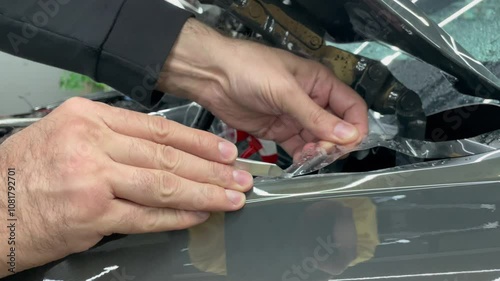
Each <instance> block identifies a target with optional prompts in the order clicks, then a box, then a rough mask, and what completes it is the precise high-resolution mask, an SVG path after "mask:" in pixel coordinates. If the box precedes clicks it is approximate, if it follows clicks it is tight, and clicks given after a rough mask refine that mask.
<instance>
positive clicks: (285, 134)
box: [158, 20, 368, 156]
mask: <svg viewBox="0 0 500 281" xmlns="http://www.w3.org/2000/svg"><path fill="white" fill-rule="evenodd" d="M158 87H159V88H160V89H161V90H164V91H167V92H170V93H174V94H178V95H181V96H185V97H188V98H190V99H193V100H195V101H197V102H198V103H200V104H201V105H203V106H204V107H206V108H208V109H209V110H210V111H212V112H213V113H214V114H215V115H216V116H217V117H219V118H221V119H222V120H223V121H225V122H226V123H228V124H229V125H230V126H232V127H234V128H237V129H240V130H244V131H247V132H249V133H251V134H253V135H255V136H258V137H260V138H264V139H270V140H274V141H276V142H278V143H279V144H281V145H282V147H283V148H284V149H285V150H286V151H287V152H288V153H290V154H292V155H295V156H297V155H298V154H299V153H300V152H301V151H302V150H303V149H304V147H306V144H308V143H315V142H319V141H322V143H323V144H324V143H325V141H326V142H327V143H334V144H343V145H352V144H356V143H358V142H359V141H361V139H362V138H363V137H364V135H366V133H367V131H368V119H367V108H366V104H365V103H364V101H363V99H362V98H361V97H360V96H359V95H357V94H356V92H354V91H353V90H352V89H351V88H350V87H348V86H347V85H345V84H343V83H342V82H341V81H340V80H339V79H337V78H336V77H335V76H334V75H333V73H332V72H331V71H330V70H329V69H328V68H326V67H325V66H323V65H321V64H319V63H317V62H314V61H311V60H306V59H303V58H300V57H297V56H295V55H293V54H290V53H288V52H286V51H282V50H278V49H273V48H269V47H266V46H263V45H261V44H257V43H252V42H248V41H243V40H235V39H230V38H225V37H223V36H221V35H219V34H218V33H217V32H215V31H214V30H212V29H210V28H208V27H205V26H204V25H203V24H201V23H199V22H197V21H196V20H189V21H188V22H187V23H186V25H185V26H184V29H183V31H182V32H181V35H180V36H179V39H178V41H177V43H176V46H175V47H174V49H173V50H172V53H171V55H170V57H169V59H168V60H167V62H166V64H165V66H164V72H163V76H162V77H161V79H160V82H159V85H158Z"/></svg>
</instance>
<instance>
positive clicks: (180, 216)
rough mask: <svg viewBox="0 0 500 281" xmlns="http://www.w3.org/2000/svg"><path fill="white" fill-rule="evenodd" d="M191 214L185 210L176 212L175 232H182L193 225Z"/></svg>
mask: <svg viewBox="0 0 500 281" xmlns="http://www.w3.org/2000/svg"><path fill="white" fill-rule="evenodd" d="M190 214H191V213H190V212H186V211H183V210H175V215H174V226H173V228H174V230H181V229H185V228H188V227H190V226H192V225H193V218H192V216H191V215H190Z"/></svg>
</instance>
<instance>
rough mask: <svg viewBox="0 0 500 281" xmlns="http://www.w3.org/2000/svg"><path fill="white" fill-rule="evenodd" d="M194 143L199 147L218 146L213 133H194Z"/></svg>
mask: <svg viewBox="0 0 500 281" xmlns="http://www.w3.org/2000/svg"><path fill="white" fill-rule="evenodd" d="M192 143H193V145H195V146H196V147H199V148H206V147H213V148H216V147H217V143H216V142H215V141H214V137H213V136H212V135H208V134H203V133H201V132H195V133H194V134H193V136H192Z"/></svg>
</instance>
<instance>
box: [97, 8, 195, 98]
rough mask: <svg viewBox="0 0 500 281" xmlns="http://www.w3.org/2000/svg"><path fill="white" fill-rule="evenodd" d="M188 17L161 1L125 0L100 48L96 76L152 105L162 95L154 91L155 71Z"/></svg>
mask: <svg viewBox="0 0 500 281" xmlns="http://www.w3.org/2000/svg"><path fill="white" fill-rule="evenodd" d="M191 16H192V14H191V13H189V12H187V11H185V10H182V9H179V8H177V7H175V6H173V5H172V4H169V3H167V2H165V1H164V0H148V1H144V0H128V1H126V2H125V3H124V5H123V7H122V8H121V10H120V13H119V14H118V16H117V18H116V21H115V24H114V26H113V28H112V29H111V31H110V33H109V35H108V38H107V39H106V41H105V42H104V45H103V47H102V52H101V55H100V57H99V59H98V65H97V70H96V79H97V80H98V81H105V82H106V84H108V85H109V86H111V87H113V88H115V89H116V90H118V91H120V92H122V93H123V94H125V95H127V96H129V97H130V98H132V99H134V100H135V101H137V102H139V103H141V104H142V105H144V106H146V107H148V108H151V107H154V106H155V105H156V104H157V103H158V102H159V101H160V99H161V98H162V96H163V93H161V92H158V91H155V86H156V83H157V80H158V77H159V73H160V71H161V69H162V67H163V64H164V63H165V61H166V59H167V57H168V54H169V53H170V50H171V49H172V47H173V45H174V44H175V42H176V40H177V37H178V35H179V33H180V31H181V29H182V27H183V26H184V23H185V22H186V21H187V19H188V18H189V17H191ZM124 77H126V79H124Z"/></svg>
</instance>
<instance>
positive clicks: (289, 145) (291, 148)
mask: <svg viewBox="0 0 500 281" xmlns="http://www.w3.org/2000/svg"><path fill="white" fill-rule="evenodd" d="M305 144H306V142H304V140H303V139H302V137H300V136H299V135H295V136H293V137H291V138H289V139H288V140H286V141H284V142H282V143H280V146H281V147H282V148H283V149H284V150H285V151H286V152H287V153H288V154H289V155H291V156H293V155H295V154H296V153H298V152H300V151H302V148H303V147H304V145H305Z"/></svg>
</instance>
